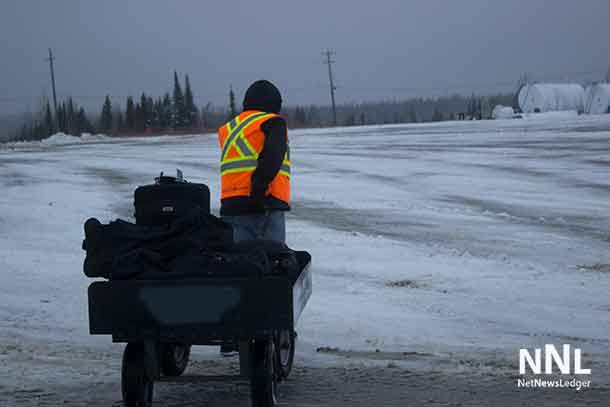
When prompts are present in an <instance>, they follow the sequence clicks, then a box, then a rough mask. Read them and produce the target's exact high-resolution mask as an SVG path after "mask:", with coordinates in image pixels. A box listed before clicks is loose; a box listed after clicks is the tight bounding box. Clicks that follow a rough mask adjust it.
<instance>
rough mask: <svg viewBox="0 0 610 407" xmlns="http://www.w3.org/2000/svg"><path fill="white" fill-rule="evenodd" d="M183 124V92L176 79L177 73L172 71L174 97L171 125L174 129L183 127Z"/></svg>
mask: <svg viewBox="0 0 610 407" xmlns="http://www.w3.org/2000/svg"><path fill="white" fill-rule="evenodd" d="M184 125H185V117H184V94H183V93H182V87H181V86H180V81H179V80H178V73H177V72H176V71H174V98H173V109H172V127H173V128H175V129H178V128H183V127H184Z"/></svg>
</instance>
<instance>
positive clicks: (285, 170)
mask: <svg viewBox="0 0 610 407" xmlns="http://www.w3.org/2000/svg"><path fill="white" fill-rule="evenodd" d="M273 117H279V115H277V114H275V113H265V112H261V111H257V110H247V111H245V112H242V113H240V114H239V115H237V116H236V117H235V118H233V120H231V121H230V122H228V123H226V124H225V125H224V126H222V127H221V128H220V129H218V141H219V144H220V149H221V150H222V153H221V155H220V186H221V194H220V199H225V198H232V197H236V196H250V192H251V191H252V173H253V172H254V170H255V169H256V166H257V165H258V161H257V160H258V156H259V154H260V153H261V151H263V146H264V145H265V133H264V132H263V131H262V130H261V125H262V124H263V123H264V122H266V121H267V120H269V119H271V118H273ZM265 195H266V196H268V195H271V196H273V197H275V198H277V199H279V200H281V201H284V202H286V203H287V204H290V152H289V149H287V150H286V155H285V156H284V161H283V162H282V167H281V168H280V171H279V172H278V174H277V175H276V176H275V178H273V180H272V181H271V183H270V184H269V187H268V189H267V191H266V193H265Z"/></svg>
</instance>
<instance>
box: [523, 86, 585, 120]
mask: <svg viewBox="0 0 610 407" xmlns="http://www.w3.org/2000/svg"><path fill="white" fill-rule="evenodd" d="M584 100H585V90H584V89H583V87H582V86H580V85H579V84H573V83H536V84H532V85H525V86H524V87H522V88H521V90H520V91H519V107H520V108H521V111H523V112H524V113H544V112H552V111H564V110H575V111H578V112H581V111H583V110H584Z"/></svg>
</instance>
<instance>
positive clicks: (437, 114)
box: [432, 108, 443, 122]
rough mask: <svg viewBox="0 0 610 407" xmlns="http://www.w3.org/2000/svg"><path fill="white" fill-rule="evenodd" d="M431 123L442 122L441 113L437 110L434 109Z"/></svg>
mask: <svg viewBox="0 0 610 407" xmlns="http://www.w3.org/2000/svg"><path fill="white" fill-rule="evenodd" d="M432 121H433V122H442V121H443V113H442V112H441V111H440V110H438V108H434V114H433V115H432Z"/></svg>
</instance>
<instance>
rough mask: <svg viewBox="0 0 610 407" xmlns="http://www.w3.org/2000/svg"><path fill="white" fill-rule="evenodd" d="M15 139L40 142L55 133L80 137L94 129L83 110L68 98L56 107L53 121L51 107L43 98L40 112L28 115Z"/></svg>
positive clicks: (92, 131) (93, 131)
mask: <svg viewBox="0 0 610 407" xmlns="http://www.w3.org/2000/svg"><path fill="white" fill-rule="evenodd" d="M28 116H29V117H28V119H26V120H25V123H24V124H23V126H22V127H21V129H20V130H19V134H18V135H17V137H15V138H16V139H19V140H42V139H44V138H47V137H49V136H50V135H52V134H55V133H57V132H61V133H66V134H72V135H75V136H79V137H80V136H81V134H82V133H95V128H94V127H93V125H92V124H91V122H90V121H89V119H88V118H87V114H86V113H85V109H84V108H82V107H80V106H78V104H76V102H74V100H73V99H72V98H71V97H69V98H68V99H67V100H65V101H61V102H60V103H58V105H57V117H56V119H55V120H53V114H52V112H51V105H50V103H49V100H48V99H47V98H43V99H42V102H41V106H40V110H39V111H38V112H37V113H35V114H30V115H28Z"/></svg>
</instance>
